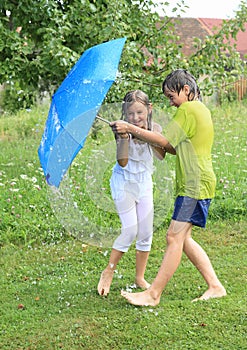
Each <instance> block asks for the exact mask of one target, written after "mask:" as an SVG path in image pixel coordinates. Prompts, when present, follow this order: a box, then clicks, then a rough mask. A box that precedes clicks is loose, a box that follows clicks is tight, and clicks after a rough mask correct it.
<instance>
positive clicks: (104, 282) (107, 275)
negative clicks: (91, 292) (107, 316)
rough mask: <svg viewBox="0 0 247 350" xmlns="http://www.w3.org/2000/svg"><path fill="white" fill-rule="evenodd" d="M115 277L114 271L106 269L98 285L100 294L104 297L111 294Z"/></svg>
mask: <svg viewBox="0 0 247 350" xmlns="http://www.w3.org/2000/svg"><path fill="white" fill-rule="evenodd" d="M113 275H114V270H109V269H105V270H104V271H103V272H102V274H101V276H100V280H99V283H98V293H99V295H102V296H107V295H108V294H109V292H110V287H111V283H112V279H113Z"/></svg>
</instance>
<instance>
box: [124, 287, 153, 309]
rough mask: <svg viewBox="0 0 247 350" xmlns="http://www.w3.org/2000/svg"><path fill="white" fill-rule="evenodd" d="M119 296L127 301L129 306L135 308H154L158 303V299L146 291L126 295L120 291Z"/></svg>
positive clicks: (126, 293)
mask: <svg viewBox="0 0 247 350" xmlns="http://www.w3.org/2000/svg"><path fill="white" fill-rule="evenodd" d="M121 295H122V296H123V297H124V298H125V299H126V300H128V302H129V303H130V304H132V305H136V306H156V305H158V304H159V302H160V297H159V298H154V297H153V296H152V295H151V293H150V290H148V289H147V290H145V291H144V292H140V293H128V292H125V291H123V290H122V291H121Z"/></svg>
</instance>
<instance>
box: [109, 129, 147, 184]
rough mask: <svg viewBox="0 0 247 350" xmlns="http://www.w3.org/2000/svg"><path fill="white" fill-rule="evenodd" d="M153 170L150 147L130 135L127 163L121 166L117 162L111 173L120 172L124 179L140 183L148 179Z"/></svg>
mask: <svg viewBox="0 0 247 350" xmlns="http://www.w3.org/2000/svg"><path fill="white" fill-rule="evenodd" d="M153 171H154V166H153V150H152V148H151V147H150V146H149V145H148V144H147V143H145V142H142V141H139V140H137V139H133V138H132V137H131V135H130V140H129V155H128V163H127V165H126V166H125V167H121V166H120V165H119V164H118V162H117V163H116V164H115V166H114V168H113V175H114V173H118V174H122V175H123V176H124V180H125V181H130V182H135V183H140V182H144V181H146V180H149V179H150V175H152V174H153Z"/></svg>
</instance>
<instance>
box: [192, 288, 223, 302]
mask: <svg viewBox="0 0 247 350" xmlns="http://www.w3.org/2000/svg"><path fill="white" fill-rule="evenodd" d="M224 296H226V290H225V288H224V287H223V286H222V285H221V286H218V287H215V288H209V289H208V290H206V292H205V293H203V295H202V296H201V297H199V298H195V299H194V300H192V303H193V302H195V301H199V300H208V299H211V298H222V297H224Z"/></svg>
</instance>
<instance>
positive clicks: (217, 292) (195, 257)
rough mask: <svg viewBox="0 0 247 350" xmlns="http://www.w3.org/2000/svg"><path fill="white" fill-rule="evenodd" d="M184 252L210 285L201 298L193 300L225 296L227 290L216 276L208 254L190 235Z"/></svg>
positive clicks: (186, 240)
mask: <svg viewBox="0 0 247 350" xmlns="http://www.w3.org/2000/svg"><path fill="white" fill-rule="evenodd" d="M184 252H185V254H186V255H187V257H188V258H189V259H190V261H191V262H192V263H193V264H194V265H195V267H196V268H197V269H198V271H199V272H200V273H201V274H202V276H203V278H204V279H205V281H206V283H207V285H208V289H207V291H206V292H205V293H204V294H203V295H202V296H201V297H200V298H196V299H194V300H193V301H197V300H207V299H210V298H220V297H223V296H225V295H226V290H225V288H224V287H223V286H222V284H221V283H220V281H219V279H218V277H217V276H216V273H215V271H214V269H213V266H212V264H211V262H210V260H209V257H208V255H207V254H206V252H205V251H204V250H203V249H202V247H201V246H200V245H199V244H198V243H196V242H195V241H194V240H193V238H192V237H191V236H190V235H189V236H187V237H186V239H185V241H184Z"/></svg>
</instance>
